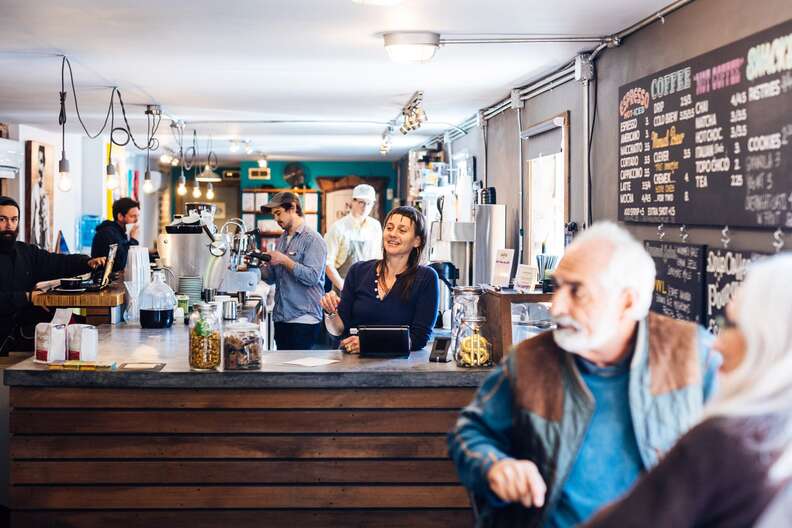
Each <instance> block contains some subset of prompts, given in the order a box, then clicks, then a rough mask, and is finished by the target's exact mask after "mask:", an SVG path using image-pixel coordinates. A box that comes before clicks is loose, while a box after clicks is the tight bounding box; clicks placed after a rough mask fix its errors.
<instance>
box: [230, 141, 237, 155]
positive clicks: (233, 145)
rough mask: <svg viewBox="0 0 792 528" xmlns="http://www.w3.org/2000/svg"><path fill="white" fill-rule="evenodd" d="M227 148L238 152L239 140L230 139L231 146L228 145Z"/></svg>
mask: <svg viewBox="0 0 792 528" xmlns="http://www.w3.org/2000/svg"><path fill="white" fill-rule="evenodd" d="M228 150H229V151H231V153H236V152H239V141H237V140H236V139H232V140H231V146H230V147H228Z"/></svg>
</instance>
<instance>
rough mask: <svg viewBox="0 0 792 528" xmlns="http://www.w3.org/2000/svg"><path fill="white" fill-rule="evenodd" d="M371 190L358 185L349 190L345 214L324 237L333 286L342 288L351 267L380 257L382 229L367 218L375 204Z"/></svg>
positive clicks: (366, 186)
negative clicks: (347, 212)
mask: <svg viewBox="0 0 792 528" xmlns="http://www.w3.org/2000/svg"><path fill="white" fill-rule="evenodd" d="M376 200H377V195H376V193H375V192H374V187H372V186H371V185H366V184H365V183H364V184H361V185H358V186H356V187H355V188H354V189H353V190H352V207H351V210H350V212H349V214H348V215H346V216H345V217H344V218H342V219H340V220H338V221H337V222H336V223H334V224H333V225H332V226H331V227H330V229H329V230H328V231H327V234H325V242H326V243H327V268H326V270H325V272H326V273H327V276H328V277H329V278H330V281H331V282H332V283H333V286H334V287H335V288H337V289H338V291H341V290H342V289H344V278H346V274H347V271H348V270H349V268H350V267H352V264H354V263H355V262H359V261H365V260H372V259H381V258H382V226H381V225H380V223H379V221H377V220H376V219H375V218H372V217H371V216H369V215H370V214H371V210H372V209H373V208H374V204H375V203H376Z"/></svg>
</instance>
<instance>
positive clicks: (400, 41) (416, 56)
mask: <svg viewBox="0 0 792 528" xmlns="http://www.w3.org/2000/svg"><path fill="white" fill-rule="evenodd" d="M382 38H383V40H384V41H385V51H387V52H388V55H389V56H390V58H391V60H392V61H394V62H400V63H415V62H418V63H420V62H428V61H430V60H432V57H434V54H435V52H436V51H437V48H438V47H440V34H439V33H431V32H428V31H406V32H393V33H385V34H384V35H383V36H382Z"/></svg>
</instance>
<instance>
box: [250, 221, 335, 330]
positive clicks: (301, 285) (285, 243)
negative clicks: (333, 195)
mask: <svg viewBox="0 0 792 528" xmlns="http://www.w3.org/2000/svg"><path fill="white" fill-rule="evenodd" d="M275 250H276V251H280V252H281V253H284V254H285V255H286V256H287V257H289V258H290V259H292V260H293V261H294V269H293V270H291V271H289V269H288V268H286V267H285V266H271V267H269V268H265V269H264V270H263V271H262V278H263V279H264V282H266V283H267V284H275V285H276V290H275V309H274V310H273V312H272V318H273V320H274V321H275V322H276V323H285V322H289V321H293V320H294V319H297V318H298V317H302V316H305V315H308V316H311V317H314V318H315V319H316V321H317V322H320V321H321V320H322V308H321V306H320V305H319V301H320V300H321V299H322V295H324V280H325V262H326V260H327V244H325V241H324V239H323V238H322V236H321V235H320V234H319V233H317V232H316V231H314V230H313V229H311V228H310V227H308V226H307V225H305V222H303V224H302V225H301V226H300V227H298V228H297V229H296V230H295V232H294V236H293V237H291V240H289V237H288V232H284V233H283V234H282V235H281V236H280V238H279V239H278V241H277V242H276V244H275Z"/></svg>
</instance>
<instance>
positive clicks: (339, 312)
mask: <svg viewBox="0 0 792 528" xmlns="http://www.w3.org/2000/svg"><path fill="white" fill-rule="evenodd" d="M425 245H426V222H425V220H424V217H423V215H422V214H421V213H419V212H418V211H417V210H416V209H415V208H413V207H406V206H405V207H397V208H396V209H393V210H392V211H391V212H390V213H388V216H387V217H386V218H385V222H384V229H383V232H382V248H383V252H382V253H383V258H382V260H369V261H365V262H357V263H355V264H354V265H353V266H352V267H351V268H350V269H349V272H348V273H347V277H346V280H345V281H344V289H343V290H342V292H341V297H340V298H339V297H338V295H336V293H335V292H330V293H328V294H327V295H325V296H324V297H323V298H322V303H321V304H322V308H323V309H324V311H325V314H326V315H325V325H326V326H327V329H328V331H329V332H330V333H331V334H332V335H335V336H342V337H343V338H344V339H343V340H342V341H341V346H343V347H344V348H345V349H346V350H347V352H350V353H354V354H356V353H359V352H360V340H359V338H358V337H357V336H349V329H350V328H355V327H357V326H361V325H409V327H410V344H411V349H412V350H419V349H421V348H423V347H425V346H426V343H427V342H429V339H430V338H431V336H432V328H434V324H435V318H436V317H437V309H438V303H439V292H440V288H439V285H438V279H437V273H435V271H434V270H433V269H432V268H428V267H426V266H421V265H420V264H419V262H420V260H421V254H422V253H423V249H424V246H425Z"/></svg>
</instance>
